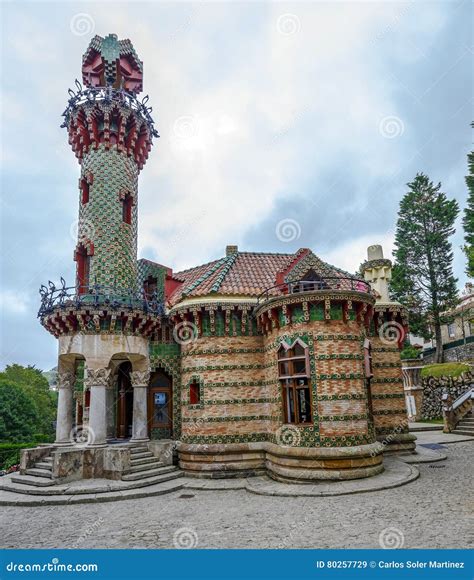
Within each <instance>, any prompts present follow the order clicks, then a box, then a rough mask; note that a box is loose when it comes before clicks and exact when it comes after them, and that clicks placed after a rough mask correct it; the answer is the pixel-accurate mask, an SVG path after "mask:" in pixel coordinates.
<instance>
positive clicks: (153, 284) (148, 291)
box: [143, 276, 158, 300]
mask: <svg viewBox="0 0 474 580" xmlns="http://www.w3.org/2000/svg"><path fill="white" fill-rule="evenodd" d="M143 290H144V291H145V296H146V299H147V300H151V299H152V298H153V295H154V294H156V292H157V290H158V283H157V280H156V278H153V276H148V278H147V279H146V280H145V282H143Z"/></svg>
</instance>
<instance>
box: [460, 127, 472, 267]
mask: <svg viewBox="0 0 474 580" xmlns="http://www.w3.org/2000/svg"><path fill="white" fill-rule="evenodd" d="M472 126H473V127H474V123H473V124H472ZM467 165H468V168H469V175H467V176H466V185H467V188H468V190H469V193H468V196H467V204H466V208H465V209H464V216H463V220H462V225H463V227H464V241H465V242H466V244H465V245H464V252H465V254H466V258H467V268H466V274H467V275H468V276H469V277H471V278H474V151H471V152H470V153H469V154H468V156H467Z"/></svg>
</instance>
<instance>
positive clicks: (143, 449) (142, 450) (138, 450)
mask: <svg viewBox="0 0 474 580" xmlns="http://www.w3.org/2000/svg"><path fill="white" fill-rule="evenodd" d="M147 451H148V447H147V446H146V445H139V446H138V445H137V447H130V453H131V454H132V455H135V454H136V453H147Z"/></svg>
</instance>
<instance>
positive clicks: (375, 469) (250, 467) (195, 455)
mask: <svg viewBox="0 0 474 580" xmlns="http://www.w3.org/2000/svg"><path fill="white" fill-rule="evenodd" d="M381 452H382V447H381V446H380V445H379V444H377V443H375V444H371V445H360V446H353V447H337V448H314V447H311V448H309V447H304V448H303V447H283V446H280V445H275V444H274V443H269V442H259V443H240V444H235V445H232V444H229V445H224V444H223V445H218V444H217V445H196V444H194V445H187V444H184V443H180V444H178V453H179V466H180V467H181V469H183V471H184V472H185V474H186V475H187V476H189V477H202V478H206V477H207V478H224V477H247V476H251V475H261V474H263V473H266V474H267V475H269V476H270V477H272V478H274V479H278V480H280V481H288V482H292V483H298V482H299V483H308V482H314V481H328V480H333V481H338V480H349V479H360V478H364V477H370V476H372V475H376V474H377V473H381V472H382V471H383V464H382V462H383V457H382V453H381Z"/></svg>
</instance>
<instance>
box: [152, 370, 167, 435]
mask: <svg viewBox="0 0 474 580" xmlns="http://www.w3.org/2000/svg"><path fill="white" fill-rule="evenodd" d="M171 395H172V386H171V379H170V378H169V377H168V376H167V375H166V374H165V373H164V372H161V371H157V372H156V373H154V374H153V375H152V378H151V381H150V415H151V417H150V423H151V427H152V428H154V427H155V428H168V429H170V428H171V424H172V403H171Z"/></svg>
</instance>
